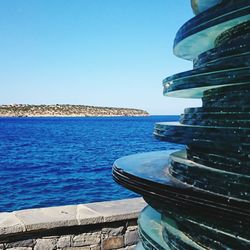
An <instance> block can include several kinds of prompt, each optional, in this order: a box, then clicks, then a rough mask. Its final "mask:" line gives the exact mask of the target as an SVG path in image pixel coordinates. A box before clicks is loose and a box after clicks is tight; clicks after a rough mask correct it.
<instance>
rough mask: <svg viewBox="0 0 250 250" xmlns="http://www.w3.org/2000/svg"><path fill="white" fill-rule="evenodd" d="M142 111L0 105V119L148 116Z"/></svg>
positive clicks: (89, 107) (59, 105) (111, 108)
mask: <svg viewBox="0 0 250 250" xmlns="http://www.w3.org/2000/svg"><path fill="white" fill-rule="evenodd" d="M148 115H149V113H148V112H147V111H145V110H141V109H133V108H115V107H97V106H87V105H71V104H55V105H30V104H14V105H0V117H1V118H3V117H119V116H148Z"/></svg>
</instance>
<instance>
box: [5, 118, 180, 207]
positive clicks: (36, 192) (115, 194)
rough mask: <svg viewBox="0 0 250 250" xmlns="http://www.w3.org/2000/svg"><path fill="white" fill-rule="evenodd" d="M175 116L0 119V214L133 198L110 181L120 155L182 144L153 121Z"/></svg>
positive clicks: (173, 147)
mask: <svg viewBox="0 0 250 250" xmlns="http://www.w3.org/2000/svg"><path fill="white" fill-rule="evenodd" d="M178 119H179V117H178V116H146V117H82V118H75V117H74V118H0V177H1V181H0V212H3V211H13V210H19V209H26V208H35V207H47V206H60V205H69V204H79V203H88V202H97V201H105V200H117V199H122V198H132V197H136V194H134V193H132V192H130V191H128V190H126V189H125V188H123V187H121V186H119V185H118V184H116V183H115V182H114V180H113V179H112V173H111V168H112V164H113V162H114V161H115V160H116V159H117V158H119V157H122V156H125V155H129V154H134V153H139V152H147V151H155V150H167V149H180V148H182V146H181V145H177V144H171V143H166V142H164V143H163V142H160V141H158V140H156V139H155V138H154V137H153V135H152V133H153V127H154V123H155V122H162V121H177V120H178Z"/></svg>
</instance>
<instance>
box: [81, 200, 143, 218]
mask: <svg viewBox="0 0 250 250" xmlns="http://www.w3.org/2000/svg"><path fill="white" fill-rule="evenodd" d="M146 205H147V204H146V202H145V201H144V200H143V199H142V198H134V199H125V200H116V201H107V202H106V201H105V202H96V203H89V204H85V206H86V207H88V208H90V209H92V210H93V211H95V212H97V213H99V214H101V215H102V216H103V217H104V222H112V221H120V220H126V219H136V218H137V217H138V215H139V213H140V211H141V210H142V209H143V208H144V207H145V206H146Z"/></svg>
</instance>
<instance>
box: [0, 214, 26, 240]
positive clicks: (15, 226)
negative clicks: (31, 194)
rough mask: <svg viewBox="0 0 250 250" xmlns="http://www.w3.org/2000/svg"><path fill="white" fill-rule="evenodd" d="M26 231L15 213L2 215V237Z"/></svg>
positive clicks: (0, 224)
mask: <svg viewBox="0 0 250 250" xmlns="http://www.w3.org/2000/svg"><path fill="white" fill-rule="evenodd" d="M23 231H25V227H24V224H23V223H22V221H21V220H20V219H18V218H17V217H16V216H15V214H14V213H0V235H4V234H13V233H18V232H23Z"/></svg>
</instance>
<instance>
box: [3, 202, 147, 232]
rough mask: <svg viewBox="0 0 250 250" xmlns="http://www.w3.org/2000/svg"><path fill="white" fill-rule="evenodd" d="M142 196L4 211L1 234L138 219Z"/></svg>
mask: <svg viewBox="0 0 250 250" xmlns="http://www.w3.org/2000/svg"><path fill="white" fill-rule="evenodd" d="M145 206H146V203H145V201H144V200H143V199H142V198H134V199H126V200H118V201H107V202H97V203H89V204H80V205H72V206H60V207H47V208H36V209H27V210H19V211H14V212H10V213H6V212H4V213H0V235H8V234H17V233H23V232H27V231H29V232H32V231H41V230H46V229H55V228H62V227H70V226H80V225H81V226H82V225H91V224H99V223H105V222H116V221H122V220H128V219H136V218H137V217H138V214H139V212H140V211H141V210H142V209H143V208H144V207H145Z"/></svg>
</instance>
